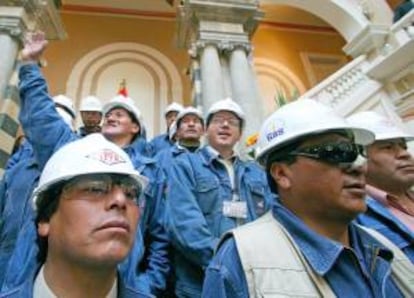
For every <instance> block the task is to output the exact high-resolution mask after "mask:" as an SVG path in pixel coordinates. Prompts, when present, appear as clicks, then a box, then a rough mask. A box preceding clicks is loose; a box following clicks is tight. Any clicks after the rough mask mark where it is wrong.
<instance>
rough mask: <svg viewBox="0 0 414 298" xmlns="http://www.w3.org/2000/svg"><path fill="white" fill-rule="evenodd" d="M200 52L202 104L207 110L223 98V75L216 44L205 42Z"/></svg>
mask: <svg viewBox="0 0 414 298" xmlns="http://www.w3.org/2000/svg"><path fill="white" fill-rule="evenodd" d="M200 52H201V53H200V65H201V82H202V83H201V86H202V89H201V91H202V106H203V109H204V111H207V110H208V109H209V108H210V106H211V105H212V104H213V103H214V102H216V101H218V100H220V99H223V98H224V86H223V77H222V70H221V64H220V57H219V53H218V50H217V47H216V45H215V44H213V43H209V44H205V45H204V46H203V48H202V49H201V50H200Z"/></svg>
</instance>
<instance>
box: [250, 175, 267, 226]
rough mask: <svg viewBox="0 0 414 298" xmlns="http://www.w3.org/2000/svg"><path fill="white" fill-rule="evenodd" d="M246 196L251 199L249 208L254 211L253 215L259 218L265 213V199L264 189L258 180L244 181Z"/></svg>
mask: <svg viewBox="0 0 414 298" xmlns="http://www.w3.org/2000/svg"><path fill="white" fill-rule="evenodd" d="M246 186H247V191H248V193H249V194H248V195H249V196H250V197H251V202H249V204H252V205H253V206H249V207H250V208H252V210H254V215H255V218H256V217H260V216H262V215H263V214H265V213H266V211H267V210H266V209H267V204H266V198H265V188H264V185H263V182H262V181H259V180H250V181H246Z"/></svg>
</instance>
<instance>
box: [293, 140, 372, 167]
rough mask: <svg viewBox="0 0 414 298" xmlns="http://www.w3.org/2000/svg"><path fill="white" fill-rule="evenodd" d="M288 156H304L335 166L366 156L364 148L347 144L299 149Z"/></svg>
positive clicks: (329, 144)
mask: <svg viewBox="0 0 414 298" xmlns="http://www.w3.org/2000/svg"><path fill="white" fill-rule="evenodd" d="M288 154H289V155H290V156H304V157H308V158H313V159H317V160H321V161H325V162H327V163H330V164H335V165H341V164H343V165H345V164H351V163H353V162H354V161H355V160H356V159H357V158H358V155H362V156H366V151H365V147H364V146H361V145H357V144H354V143H349V142H339V143H326V144H322V145H316V146H309V147H304V148H299V149H297V150H295V151H292V152H289V153H288Z"/></svg>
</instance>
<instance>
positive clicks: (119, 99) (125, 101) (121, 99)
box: [103, 95, 144, 127]
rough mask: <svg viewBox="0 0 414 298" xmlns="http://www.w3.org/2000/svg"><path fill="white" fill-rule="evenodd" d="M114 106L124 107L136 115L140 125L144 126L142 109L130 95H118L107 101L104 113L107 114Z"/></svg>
mask: <svg viewBox="0 0 414 298" xmlns="http://www.w3.org/2000/svg"><path fill="white" fill-rule="evenodd" d="M114 108H123V109H125V110H127V111H129V112H130V113H132V115H133V116H134V118H135V120H136V121H137V122H138V124H139V126H140V127H143V126H144V125H143V123H142V119H141V111H140V110H139V109H138V108H137V107H136V106H135V103H134V100H133V99H132V98H130V97H125V96H123V95H117V96H115V97H114V98H112V99H111V100H110V101H109V102H107V103H106V104H105V105H104V107H103V114H104V115H106V114H107V113H108V112H109V111H110V110H112V109H114Z"/></svg>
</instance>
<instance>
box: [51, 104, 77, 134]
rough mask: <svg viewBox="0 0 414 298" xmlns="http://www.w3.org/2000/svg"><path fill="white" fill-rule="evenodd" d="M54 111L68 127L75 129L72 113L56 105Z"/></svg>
mask: <svg viewBox="0 0 414 298" xmlns="http://www.w3.org/2000/svg"><path fill="white" fill-rule="evenodd" d="M56 111H57V112H58V114H59V115H60V117H61V118H62V119H63V121H64V122H65V123H66V124H67V125H68V126H69V127H70V129H71V130H72V131H75V124H74V120H75V119H74V118H73V116H72V114H70V113H68V111H67V110H66V109H65V108H62V107H61V106H57V107H56Z"/></svg>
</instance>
